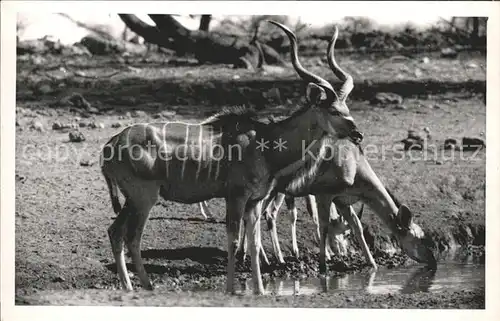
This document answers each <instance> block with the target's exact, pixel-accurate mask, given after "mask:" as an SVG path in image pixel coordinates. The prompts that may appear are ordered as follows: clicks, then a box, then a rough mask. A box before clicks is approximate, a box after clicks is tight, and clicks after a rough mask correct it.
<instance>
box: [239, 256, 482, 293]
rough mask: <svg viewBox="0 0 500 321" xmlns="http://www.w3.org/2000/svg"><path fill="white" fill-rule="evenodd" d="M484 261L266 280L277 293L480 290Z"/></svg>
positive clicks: (248, 289)
mask: <svg viewBox="0 0 500 321" xmlns="http://www.w3.org/2000/svg"><path fill="white" fill-rule="evenodd" d="M484 275H485V271H484V263H480V262H479V260H477V259H473V258H472V257H466V258H462V259H460V260H456V259H454V260H441V262H440V263H439V264H438V267H437V270H429V269H427V268H425V267H420V266H410V267H399V268H392V269H389V268H385V267H380V268H379V270H378V271H376V272H370V271H364V272H358V273H354V274H347V275H342V276H330V277H321V278H309V279H301V280H293V279H274V280H270V281H268V282H266V283H265V288H266V292H267V293H269V294H274V295H299V294H300V295H304V294H306V295H307V294H314V293H321V292H328V293H335V292H343V293H346V294H348V293H353V294H354V293H370V294H388V293H419V292H440V291H445V290H451V291H463V290H476V289H477V288H479V287H484V280H485V276H484ZM240 286H241V288H240V293H241V294H251V293H252V286H251V281H250V280H247V281H246V282H245V283H242V284H241V285H240Z"/></svg>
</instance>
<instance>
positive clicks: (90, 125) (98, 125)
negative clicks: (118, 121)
mask: <svg viewBox="0 0 500 321" xmlns="http://www.w3.org/2000/svg"><path fill="white" fill-rule="evenodd" d="M88 127H89V128H93V129H95V128H104V124H103V123H96V122H95V121H93V122H91V123H90V124H89V125H88Z"/></svg>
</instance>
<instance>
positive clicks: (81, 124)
mask: <svg viewBox="0 0 500 321" xmlns="http://www.w3.org/2000/svg"><path fill="white" fill-rule="evenodd" d="M78 126H79V127H87V126H88V124H87V123H86V122H84V121H81V122H79V123H78Z"/></svg>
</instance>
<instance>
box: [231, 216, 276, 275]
mask: <svg viewBox="0 0 500 321" xmlns="http://www.w3.org/2000/svg"><path fill="white" fill-rule="evenodd" d="M246 228H247V224H246V222H245V220H244V219H242V220H241V222H240V227H239V233H238V246H237V249H236V257H237V259H238V260H240V261H241V262H245V260H246V257H247V253H248V238H247V237H246ZM259 247H260V256H261V258H262V261H263V262H264V263H265V264H267V265H270V263H269V259H268V258H267V255H266V251H264V247H263V246H262V240H259Z"/></svg>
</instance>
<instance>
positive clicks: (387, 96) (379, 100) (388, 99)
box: [370, 92, 403, 105]
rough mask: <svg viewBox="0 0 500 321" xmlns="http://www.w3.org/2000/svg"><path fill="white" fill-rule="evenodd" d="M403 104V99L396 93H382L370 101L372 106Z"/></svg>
mask: <svg viewBox="0 0 500 321" xmlns="http://www.w3.org/2000/svg"><path fill="white" fill-rule="evenodd" d="M402 103H403V97H401V96H400V95H398V94H394V93H384V92H380V93H377V94H376V95H375V97H373V98H372V99H371V100H370V104H372V105H386V104H395V105H401V104H402Z"/></svg>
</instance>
